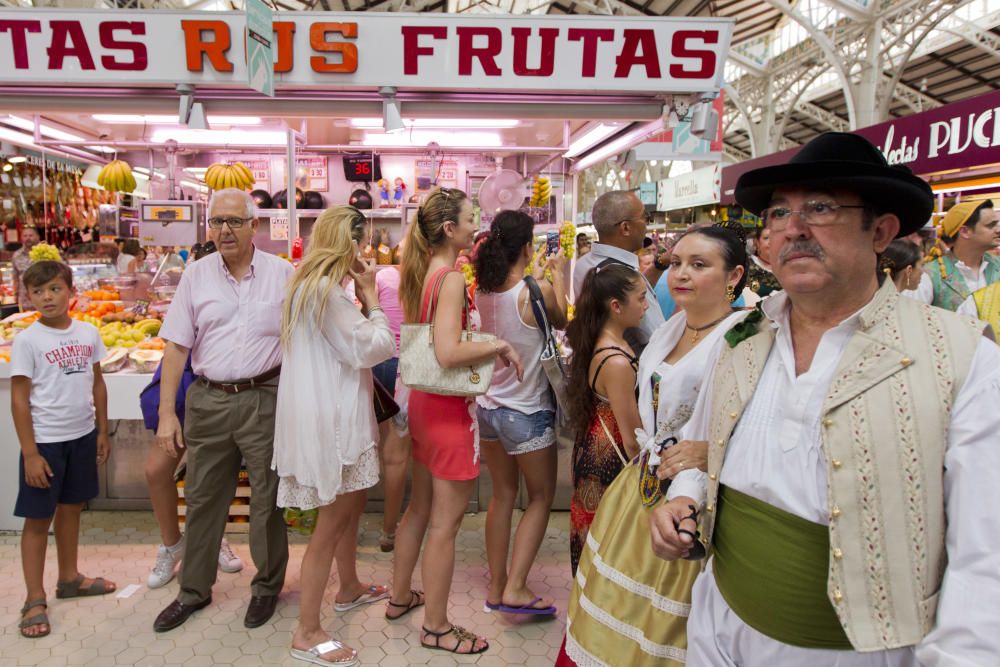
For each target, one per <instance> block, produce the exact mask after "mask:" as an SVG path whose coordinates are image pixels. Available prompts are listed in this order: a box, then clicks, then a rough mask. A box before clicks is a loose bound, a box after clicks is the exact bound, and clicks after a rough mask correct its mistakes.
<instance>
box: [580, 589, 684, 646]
mask: <svg viewBox="0 0 1000 667" xmlns="http://www.w3.org/2000/svg"><path fill="white" fill-rule="evenodd" d="M576 580H577V584H579V585H580V597H579V600H578V602H579V605H580V608H581V609H582V610H583V611H584V612H585V613H586V614H587V615H588V616H590V617H591V618H593V619H594V620H595V621H597V622H598V623H600V624H601V625H603V626H604V627H606V628H608V629H609V630H611V631H612V632H615V633H617V634H619V635H621V636H623V637H626V638H628V639H631V640H632V641H634V642H635V643H636V644H638V645H639V648H640V649H641V650H642V652H643V653H646V654H648V655H651V656H653V657H654V658H663V659H668V658H669V659H670V660H676V661H677V662H685V661H686V660H687V651H685V650H684V649H682V648H677V647H676V646H665V645H664V644H657V643H656V642H651V641H649V640H648V639H646V636H645V635H644V634H643V633H642V630H640V629H639V628H637V627H635V626H634V625H629V624H628V623H625V622H624V621H621V620H619V619H617V618H615V617H614V616H612V615H611V614H609V613H608V612H606V611H604V610H603V609H601V608H600V607H598V606H597V605H596V604H594V603H593V602H592V601H591V600H590V598H588V597H587V596H586V595H585V594H584V593H583V588H584V586H586V583H587V578H586V577H585V576H584V575H583V574H582V570H577V571H576ZM570 637H571V635H570V633H569V632H567V633H566V653H567V655H570V657H571V658H573V659H574V660H576V657H575V656H573V655H571V654H570V653H569V642H570ZM580 650H581V651H583V649H582V648H581V649H580ZM587 655H588V656H590V658H592V659H593V660H597V658H594V657H593V656H591V655H590V654H587ZM578 664H579V663H578ZM592 664H597V665H602V664H604V663H601V662H600V661H597V662H596V663H592Z"/></svg>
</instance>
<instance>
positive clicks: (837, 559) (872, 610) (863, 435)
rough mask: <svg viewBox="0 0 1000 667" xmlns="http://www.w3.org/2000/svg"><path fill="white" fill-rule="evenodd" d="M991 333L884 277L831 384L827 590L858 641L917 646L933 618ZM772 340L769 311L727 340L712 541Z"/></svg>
mask: <svg viewBox="0 0 1000 667" xmlns="http://www.w3.org/2000/svg"><path fill="white" fill-rule="evenodd" d="M980 336H981V334H980V332H979V331H978V330H977V329H976V326H975V324H974V323H973V321H972V320H969V319H968V318H964V317H961V316H958V315H956V314H954V313H951V312H948V311H944V310H942V309H939V308H934V307H931V306H926V305H924V304H921V303H918V302H917V301H914V300H912V299H909V298H906V297H900V296H899V295H898V294H897V292H896V289H895V288H894V287H893V285H892V283H891V282H890V281H885V285H883V287H882V288H881V289H879V291H878V292H877V293H876V295H875V297H874V298H873V299H872V301H871V302H870V303H869V304H868V305H867V306H866V307H865V308H864V310H862V312H861V315H860V328H859V330H858V332H857V333H855V334H854V336H853V337H852V338H851V340H850V342H849V343H848V345H847V348H846V349H845V352H844V356H843V358H842V359H841V361H840V364H839V366H838V368H837V371H836V373H835V375H834V379H833V382H832V383H831V385H830V389H829V393H828V394H827V397H826V401H825V402H824V405H823V415H822V416H821V418H822V424H823V430H822V439H823V442H822V446H823V451H824V453H825V454H826V463H827V466H826V468H827V498H828V503H829V512H830V514H829V526H830V558H829V575H828V586H827V590H828V594H829V598H830V601H831V603H832V604H833V606H834V609H835V610H836V612H837V616H838V617H839V618H840V621H841V623H842V624H843V626H844V630H845V631H846V633H847V637H848V639H850V641H851V644H852V645H853V646H854V648H855V649H856V650H858V651H876V650H882V649H889V648H897V647H901V646H911V645H913V644H916V643H918V642H919V641H920V640H921V639H922V638H923V637H924V636H925V635H926V634H927V633H928V632H929V631H930V629H931V627H932V625H933V623H934V617H935V612H936V610H937V595H938V589H939V587H940V585H941V578H942V576H943V574H944V569H945V565H946V553H945V515H944V475H943V471H944V454H945V447H946V444H947V442H948V424H949V419H950V414H951V406H952V403H953V401H954V398H955V395H956V393H957V392H958V389H959V388H961V386H962V385H963V384H964V382H965V378H966V376H967V375H968V370H969V366H970V364H971V362H972V357H973V354H974V353H975V349H976V345H977V344H978V342H979V338H980ZM773 341H774V333H773V329H772V327H771V322H770V321H769V320H767V319H766V318H765V319H764V320H763V321H762V322H761V323H760V327H759V330H758V333H756V334H755V335H753V336H751V337H750V338H747V339H745V340H744V341H742V342H740V343H739V344H738V345H737V346H736V347H735V348H730V347H729V346H728V345H726V346H723V351H722V353H721V355H720V358H719V361H718V365H717V367H716V371H715V373H716V374H715V381H714V383H713V385H712V389H711V391H712V414H711V422H710V427H709V431H710V440H709V456H708V472H709V482H708V499H707V502H706V505H705V512H704V513H703V515H702V516H703V518H702V525H701V532H702V536H703V540H704V541H705V543H706V544H709V545H710V544H711V539H712V530H713V528H714V522H715V513H714V509H715V504H716V501H717V497H718V493H719V474H720V471H721V470H722V462H723V458H724V456H725V451H726V447H727V445H728V443H729V438H730V436H731V435H732V432H733V429H734V428H735V426H736V423H737V422H738V421H739V418H740V415H742V413H743V409H744V408H745V407H746V405H747V403H748V402H749V401H750V398H751V396H752V395H753V393H754V389H755V388H756V386H757V381H758V380H759V378H760V374H761V371H762V370H763V367H764V363H765V362H766V361H767V357H768V354H769V352H770V350H771V345H772V343H773ZM776 565H779V564H776Z"/></svg>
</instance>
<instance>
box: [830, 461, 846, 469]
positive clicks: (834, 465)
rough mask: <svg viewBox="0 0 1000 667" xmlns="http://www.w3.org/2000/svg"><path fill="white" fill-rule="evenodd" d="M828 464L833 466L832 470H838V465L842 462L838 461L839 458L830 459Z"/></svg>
mask: <svg viewBox="0 0 1000 667" xmlns="http://www.w3.org/2000/svg"><path fill="white" fill-rule="evenodd" d="M830 465H832V466H833V469H834V470H840V467H841V466H842V465H844V464H843V463H841V462H840V459H834V460H832V461H830Z"/></svg>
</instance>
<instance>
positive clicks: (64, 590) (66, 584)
mask: <svg viewBox="0 0 1000 667" xmlns="http://www.w3.org/2000/svg"><path fill="white" fill-rule="evenodd" d="M86 579H87V578H86V577H85V576H83V575H82V574H78V575H76V579H74V580H73V581H60V582H59V583H57V584H56V597H57V598H59V599H60V600H65V599H67V598H85V597H91V596H94V595H107V594H108V593H114V592H115V591H116V590H118V587H117V586H115V585H114V584H113V583H111V582H110V581H105V580H104V577H97V578H96V579H94V580H93V581H92V582H91V584H90V586H87V587H86V588H81V586H82V585H83V582H84V581H85V580H86Z"/></svg>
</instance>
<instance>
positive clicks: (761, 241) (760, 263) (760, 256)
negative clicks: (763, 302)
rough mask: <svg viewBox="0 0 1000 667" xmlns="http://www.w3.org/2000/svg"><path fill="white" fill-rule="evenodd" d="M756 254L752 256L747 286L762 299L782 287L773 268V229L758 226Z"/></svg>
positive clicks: (754, 244)
mask: <svg viewBox="0 0 1000 667" xmlns="http://www.w3.org/2000/svg"><path fill="white" fill-rule="evenodd" d="M753 249H754V254H753V255H751V257H750V264H749V266H748V268H749V269H750V271H749V275H750V277H749V278H748V279H747V287H749V288H750V291H751V292H753V293H754V294H756V295H757V296H759V297H760V298H761V299H763V298H765V297H767V296H770V295H771V293H772V292H777V291H778V290H780V289H781V283H779V282H778V279H777V278H776V277H775V276H774V271H772V270H771V230H770V229H768V228H767V227H758V228H757V230H756V232H755V233H754V239H753Z"/></svg>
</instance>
